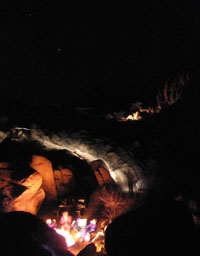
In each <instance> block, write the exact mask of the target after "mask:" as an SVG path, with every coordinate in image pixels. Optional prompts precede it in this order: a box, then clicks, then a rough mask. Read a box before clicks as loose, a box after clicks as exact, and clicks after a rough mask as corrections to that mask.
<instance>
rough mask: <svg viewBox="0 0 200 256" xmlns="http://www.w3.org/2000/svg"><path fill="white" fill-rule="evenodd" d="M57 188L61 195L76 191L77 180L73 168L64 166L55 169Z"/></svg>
mask: <svg viewBox="0 0 200 256" xmlns="http://www.w3.org/2000/svg"><path fill="white" fill-rule="evenodd" d="M54 176H55V183H56V189H57V193H58V195H59V196H63V195H66V194H69V193H73V192H74V191H75V186H76V185H75V180H74V176H73V172H72V170H70V169H68V168H62V169H58V170H54Z"/></svg>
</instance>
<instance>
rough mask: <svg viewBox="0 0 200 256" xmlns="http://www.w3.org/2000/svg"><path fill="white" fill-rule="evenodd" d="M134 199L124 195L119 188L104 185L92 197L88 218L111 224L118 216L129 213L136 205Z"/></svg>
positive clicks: (87, 211)
mask: <svg viewBox="0 0 200 256" xmlns="http://www.w3.org/2000/svg"><path fill="white" fill-rule="evenodd" d="M134 201H135V200H134V199H133V198H132V197H131V196H130V195H129V194H125V193H123V192H122V191H121V190H120V188H119V187H118V186H113V185H104V186H102V187H100V188H98V189H97V190H96V191H95V192H94V193H93V195H92V196H91V197H90V200H89V204H88V208H87V210H86V215H87V218H89V219H91V218H97V219H99V220H102V221H105V222H107V223H109V222H110V221H112V220H113V219H114V218H116V217H117V216H119V215H121V214H123V213H125V212H128V211H129V210H131V209H132V207H133V205H134Z"/></svg>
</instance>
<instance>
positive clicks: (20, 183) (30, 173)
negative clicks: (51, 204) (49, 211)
mask: <svg viewBox="0 0 200 256" xmlns="http://www.w3.org/2000/svg"><path fill="white" fill-rule="evenodd" d="M0 181H1V182H0V199H1V200H0V210H1V211H3V212H11V211H25V212H30V213H32V214H36V213H37V212H38V210H39V208H40V206H41V204H42V202H43V200H44V198H45V192H44V190H43V189H42V176H41V175H40V174H39V173H38V172H35V171H34V170H33V169H31V168H29V167H27V169H26V170H22V169H18V168H13V167H10V166H9V164H7V163H0Z"/></svg>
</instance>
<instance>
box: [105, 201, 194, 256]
mask: <svg viewBox="0 0 200 256" xmlns="http://www.w3.org/2000/svg"><path fill="white" fill-rule="evenodd" d="M105 247H106V251H107V253H108V255H109V256H118V255H119V256H122V255H126V256H133V255H140V256H163V255H176V256H181V255H184V256H185V255H187V256H189V255H198V253H197V250H196V249H197V248H196V243H195V236H194V223H193V219H192V215H191V213H190V211H189V209H188V208H186V207H185V205H183V204H182V203H181V202H178V201H175V200H166V201H165V200H163V201H162V202H153V203H149V204H148V205H145V206H142V207H140V208H138V209H136V210H134V211H131V212H128V213H126V214H124V215H121V216H119V217H118V218H116V219H115V220H113V222H112V223H111V224H110V225H109V226H108V228H107V230H106V236H105Z"/></svg>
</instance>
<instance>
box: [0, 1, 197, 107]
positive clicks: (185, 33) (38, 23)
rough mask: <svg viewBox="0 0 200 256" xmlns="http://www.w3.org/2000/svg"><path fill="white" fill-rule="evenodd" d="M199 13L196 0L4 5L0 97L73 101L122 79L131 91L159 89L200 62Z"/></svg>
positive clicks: (42, 102)
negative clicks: (173, 75)
mask: <svg viewBox="0 0 200 256" xmlns="http://www.w3.org/2000/svg"><path fill="white" fill-rule="evenodd" d="M18 3H19V2H18ZM7 5H9V4H7ZM199 15H200V4H199V1H198V0H190V1H188V0H187V1H186V0H183V1H180V0H179V1H178V0H163V1H159V0H153V1H141V0H138V1H110V0H90V1H83V0H79V1H75V0H63V1H61V0H56V1H54V0H52V1H49V0H48V1H47V0H43V1H42V0H41V1H32V0H31V1H29V0H27V1H24V3H23V1H22V2H21V1H20V3H19V5H16V6H14V5H10V6H7V7H4V9H2V8H1V12H0V17H1V22H0V29H1V40H0V79H1V82H0V97H2V96H3V97H8V98H11V99H17V100H19V101H25V102H28V103H31V104H39V105H40V104H60V103H61V104H63V103H69V104H71V103H74V102H75V103H76V102H80V101H81V99H83V98H84V99H87V95H88V94H90V95H91V94H93V93H94V95H95V91H96V88H99V87H100V86H104V88H107V87H108V88H109V87H110V86H111V88H112V89H113V90H114V88H115V84H117V83H120V85H119V84H118V85H117V86H118V87H120V86H122V88H123V87H124V88H125V87H127V86H128V85H129V86H131V85H132V88H131V93H134V91H137V90H140V89H141V88H142V90H143V89H144V88H143V87H145V86H146V87H148V86H150V87H151V88H152V90H154V86H155V87H156V86H157V84H159V83H160V81H162V79H167V76H168V74H169V73H170V72H173V70H174V69H177V68H179V67H184V68H185V67H186V69H187V68H188V69H193V68H194V67H195V68H197V67H199V66H200V65H199V56H200V54H199V43H200V41H199V39H198V34H199V28H200V27H199ZM118 77H120V79H118ZM121 84H122V85H121ZM142 86H143V87H142ZM139 87H140V88H139ZM105 90H106V89H105ZM126 90H127V88H126ZM148 90H149V89H148ZM102 97H103V96H102Z"/></svg>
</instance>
